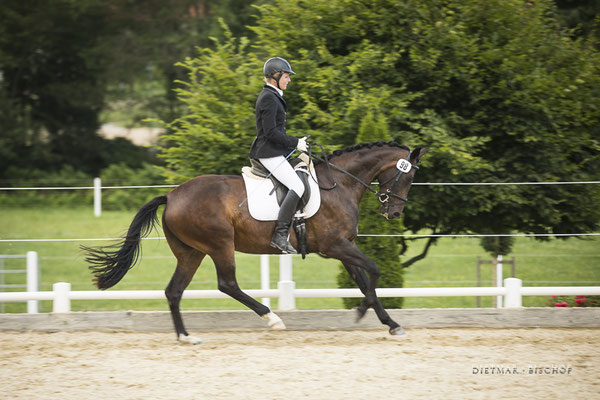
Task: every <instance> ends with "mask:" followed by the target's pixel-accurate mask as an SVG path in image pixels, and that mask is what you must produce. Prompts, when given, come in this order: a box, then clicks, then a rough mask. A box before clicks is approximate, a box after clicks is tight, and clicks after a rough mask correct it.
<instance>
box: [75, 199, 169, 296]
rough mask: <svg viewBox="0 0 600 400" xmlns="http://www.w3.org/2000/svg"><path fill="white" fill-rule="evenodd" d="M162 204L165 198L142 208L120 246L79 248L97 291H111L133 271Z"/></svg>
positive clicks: (153, 200)
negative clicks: (85, 255)
mask: <svg viewBox="0 0 600 400" xmlns="http://www.w3.org/2000/svg"><path fill="white" fill-rule="evenodd" d="M162 204H167V196H158V197H155V198H154V199H152V200H150V201H149V202H148V203H147V204H145V205H144V206H142V208H140V210H139V211H138V212H137V214H136V215H135V217H134V218H133V221H132V222H131V225H130V226H129V230H128V231H127V236H125V238H123V240H122V241H121V242H119V243H117V244H115V245H112V246H106V247H98V248H90V247H86V246H81V248H82V249H83V250H84V251H85V252H86V253H87V257H86V258H85V261H87V262H88V263H89V264H90V266H89V269H90V270H91V271H92V273H93V274H94V276H95V278H94V283H95V284H96V286H97V287H98V289H108V288H110V287H113V286H114V285H116V284H117V283H119V281H120V280H121V279H123V277H124V276H125V274H126V273H127V271H129V270H130V269H131V268H133V266H134V265H135V264H136V262H137V261H138V258H139V256H140V242H141V239H142V238H144V237H146V236H148V235H149V234H150V232H151V231H152V228H154V225H155V224H156V223H157V222H158V218H157V217H156V213H157V210H158V207H160V206H161V205H162Z"/></svg>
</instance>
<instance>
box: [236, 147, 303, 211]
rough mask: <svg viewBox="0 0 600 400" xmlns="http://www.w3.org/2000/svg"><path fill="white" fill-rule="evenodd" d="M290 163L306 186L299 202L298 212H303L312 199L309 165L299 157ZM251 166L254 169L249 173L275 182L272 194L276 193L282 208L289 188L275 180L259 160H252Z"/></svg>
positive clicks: (291, 159) (292, 159)
mask: <svg viewBox="0 0 600 400" xmlns="http://www.w3.org/2000/svg"><path fill="white" fill-rule="evenodd" d="M288 162H289V163H290V165H291V166H292V168H294V171H296V175H298V177H299V178H300V180H301V181H302V184H303V185H304V194H303V195H302V198H301V199H300V201H299V202H298V207H297V209H296V211H301V210H303V209H304V207H306V205H307V204H308V199H309V198H310V185H309V184H308V182H309V181H308V179H309V172H308V165H306V163H305V162H304V161H302V160H301V159H300V158H298V157H292V158H290V159H289V160H288ZM250 165H251V166H252V168H251V169H250V171H249V173H251V174H253V175H255V176H258V177H260V178H264V179H267V178H268V179H270V180H271V182H273V190H271V193H270V194H272V193H273V192H275V197H276V198H277V204H279V205H280V206H281V203H283V200H284V199H285V196H286V195H287V192H288V191H289V189H288V188H287V186H285V185H284V184H283V183H281V182H279V181H278V180H277V178H275V177H274V176H273V175H271V173H270V172H269V170H268V169H266V168H265V166H264V165H262V164H261V162H260V161H259V160H255V159H252V158H251V159H250ZM245 172H246V171H244V173H245Z"/></svg>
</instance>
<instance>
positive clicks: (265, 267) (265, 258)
mask: <svg viewBox="0 0 600 400" xmlns="http://www.w3.org/2000/svg"><path fill="white" fill-rule="evenodd" d="M270 275H271V272H270V270H269V255H268V254H261V255H260V288H261V289H262V290H268V289H269V286H270V280H271V276H270ZM262 303H263V304H264V305H265V306H267V307H269V308H270V307H271V299H270V298H269V297H263V298H262Z"/></svg>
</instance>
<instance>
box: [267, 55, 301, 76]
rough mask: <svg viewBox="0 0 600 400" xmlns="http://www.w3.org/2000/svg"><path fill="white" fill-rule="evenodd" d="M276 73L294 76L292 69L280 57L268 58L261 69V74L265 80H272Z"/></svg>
mask: <svg viewBox="0 0 600 400" xmlns="http://www.w3.org/2000/svg"><path fill="white" fill-rule="evenodd" d="M278 72H287V73H288V74H291V75H296V73H295V72H294V71H292V67H291V66H290V63H289V62H287V61H286V60H284V59H283V58H281V57H273V58H269V59H268V60H267V62H266V63H265V65H264V67H263V73H264V74H265V77H267V78H273V75H275V74H276V73H278Z"/></svg>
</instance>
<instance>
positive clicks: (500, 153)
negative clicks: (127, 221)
mask: <svg viewBox="0 0 600 400" xmlns="http://www.w3.org/2000/svg"><path fill="white" fill-rule="evenodd" d="M257 10H258V13H259V16H258V18H257V23H256V25H255V26H253V27H251V29H252V31H253V32H254V34H255V35H256V47H255V48H257V49H260V52H258V51H256V50H254V48H251V47H249V46H248V43H247V41H245V40H241V41H240V42H239V43H238V45H233V43H237V42H235V41H234V40H233V38H231V39H230V40H228V41H227V42H226V43H225V45H222V46H221V47H219V48H218V49H217V50H216V51H213V52H210V51H204V52H203V53H201V55H200V56H199V57H197V58H195V59H190V60H187V61H186V62H185V63H184V64H185V66H186V68H188V70H189V78H188V82H187V84H188V86H187V89H186V90H184V91H181V92H179V95H180V97H181V98H182V99H183V100H184V102H185V103H186V105H187V107H188V114H187V115H186V117H185V118H183V119H180V120H177V121H176V123H175V124H174V125H171V126H170V127H171V128H172V129H174V134H173V136H172V138H173V139H169V140H170V143H171V146H172V147H171V148H169V149H168V150H167V152H166V153H165V155H164V157H165V159H166V160H167V162H168V163H169V168H170V172H169V174H170V175H171V176H172V179H175V180H179V179H183V178H186V177H191V176H194V175H197V174H199V173H204V172H226V173H233V172H236V173H237V171H238V170H239V168H240V167H241V166H242V165H244V164H245V163H246V159H245V155H246V152H247V148H248V146H249V144H250V142H251V139H252V138H253V136H254V122H253V106H254V101H255V96H256V95H257V93H258V88H259V85H260V79H258V78H259V77H260V66H261V65H262V63H261V62H259V60H264V59H266V58H267V57H268V56H272V55H279V56H282V57H285V58H287V59H288V60H290V61H291V62H292V66H293V68H294V70H295V71H296V72H297V73H298V75H297V76H295V77H294V80H293V81H292V85H291V86H290V89H291V90H288V91H287V92H286V98H287V99H288V115H289V117H288V128H289V129H288V130H289V132H290V133H291V134H294V135H297V136H304V135H306V134H311V135H312V137H311V140H316V141H320V142H322V143H324V144H325V145H326V146H327V147H328V148H336V147H341V146H346V145H350V144H353V143H355V142H356V141H357V137H358V135H359V133H361V134H363V133H364V132H365V131H366V130H369V129H370V130H372V132H375V131H377V132H379V131H378V129H379V128H378V127H387V128H386V129H387V133H384V131H381V132H380V133H378V134H381V135H382V136H383V135H385V137H381V139H385V138H387V137H392V138H394V139H396V141H398V142H401V143H404V144H408V145H411V146H413V147H414V146H417V145H418V146H421V145H425V146H428V147H429V148H430V152H429V154H428V156H427V157H426V158H425V159H424V162H423V165H422V168H421V170H420V171H419V173H418V174H417V181H418V182H419V181H420V182H457V183H468V182H519V181H585V180H595V179H596V178H597V176H599V175H600V145H599V144H598V139H597V138H598V137H600V131H599V130H600V123H599V122H600V108H598V106H597V105H598V104H600V54H599V53H598V52H597V51H596V50H595V49H594V48H593V45H592V44H593V43H592V42H589V43H588V42H587V41H585V40H583V39H576V40H574V39H573V38H572V36H570V35H569V32H568V31H564V30H562V28H561V27H560V26H559V24H558V23H557V20H556V18H555V13H556V10H555V8H554V6H553V3H552V2H551V1H549V0H546V1H536V2H524V1H521V0H489V1H485V2H481V1H477V0H466V1H464V0H461V1H459V0H426V1H417V0H406V1H402V2H399V1H391V0H379V1H375V0H362V1H351V2H350V1H345V0H332V1H328V2H322V1H317V0H303V1H299V0H286V1H281V0H278V1H275V4H274V5H272V4H269V5H263V6H259V7H258V8H257ZM242 44H243V46H242ZM221 67H222V69H219V68H221ZM215 71H218V72H219V73H215ZM232 116H233V118H232ZM236 123H237V124H239V126H236V125H235V124H236ZM233 135H237V136H233ZM232 138H234V139H235V140H232ZM599 199H600V188H598V186H593V185H556V186H509V185H507V186H484V187H479V186H477V187H473V186H460V187H455V186H416V187H413V189H412V191H411V203H410V204H409V205H408V206H407V208H406V211H405V217H404V220H403V223H404V226H405V227H406V228H407V229H408V230H410V231H417V230H428V231H430V232H432V233H441V234H443V233H508V232H511V231H517V232H525V233H549V234H552V233H575V232H590V231H594V230H596V229H597V227H598V223H599V221H600V207H599V206H600V204H599V201H600V200H599ZM434 241H435V239H429V240H428V241H427V243H426V245H425V246H424V252H423V254H421V255H420V256H418V257H417V258H413V259H411V260H407V261H405V262H404V263H403V264H404V266H409V265H411V264H412V263H414V262H415V261H416V260H418V259H422V258H423V257H424V256H425V255H426V252H427V249H429V247H430V246H431V245H432V244H433V243H434ZM400 244H401V246H402V250H405V249H406V247H407V246H408V244H409V241H407V240H403V239H401V240H400Z"/></svg>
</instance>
